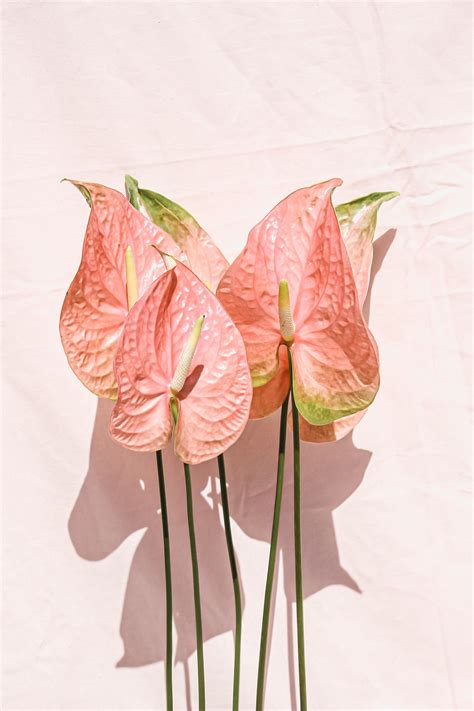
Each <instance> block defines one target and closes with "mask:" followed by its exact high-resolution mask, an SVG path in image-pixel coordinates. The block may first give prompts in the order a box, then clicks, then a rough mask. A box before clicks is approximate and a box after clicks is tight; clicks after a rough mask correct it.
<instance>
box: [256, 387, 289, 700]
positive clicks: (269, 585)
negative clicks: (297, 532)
mask: <svg viewBox="0 0 474 711" xmlns="http://www.w3.org/2000/svg"><path fill="white" fill-rule="evenodd" d="M289 397H290V394H289V393H288V395H287V396H286V398H285V401H284V403H283V405H282V406H281V415H280V440H279V445H278V469H277V482H276V491H275V506H274V509H273V523H272V537H271V542H270V554H269V557H268V569H267V581H266V584H265V598H264V603H263V616H262V632H261V636H260V655H259V659H258V678H257V703H256V711H262V709H263V694H264V690H265V669H266V660H267V643H268V624H269V620H270V607H271V602H272V590H273V575H274V572H275V561H276V554H277V543H278V529H279V527H280V512H281V498H282V493H283V475H284V470H285V449H286V418H287V415H288V400H289Z"/></svg>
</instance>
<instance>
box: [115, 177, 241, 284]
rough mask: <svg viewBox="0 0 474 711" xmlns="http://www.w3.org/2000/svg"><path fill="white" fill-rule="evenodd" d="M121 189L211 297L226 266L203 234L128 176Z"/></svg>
mask: <svg viewBox="0 0 474 711" xmlns="http://www.w3.org/2000/svg"><path fill="white" fill-rule="evenodd" d="M125 185H126V188H127V193H128V196H129V199H130V201H131V202H132V204H133V205H135V207H137V208H138V209H139V208H140V206H141V205H143V207H144V209H145V211H146V213H147V214H148V217H149V218H150V220H152V221H153V222H154V223H155V225H158V227H161V228H162V229H163V230H165V232H167V234H169V235H171V237H172V238H173V239H174V240H175V242H176V244H177V245H178V247H179V248H180V249H181V251H182V252H184V254H185V255H186V256H187V258H188V262H189V266H190V268H191V269H192V270H193V272H194V273H195V274H196V275H197V276H198V277H199V278H200V280H201V281H203V282H204V283H205V284H206V286H208V287H209V288H210V289H211V291H212V292H214V293H215V292H216V289H217V286H218V284H219V282H220V280H221V278H222V276H223V275H224V273H225V271H226V270H227V268H228V267H229V262H228V261H227V259H226V258H225V257H224V255H223V254H222V252H221V251H220V249H219V248H218V247H217V246H216V244H215V243H214V242H213V240H212V239H211V237H210V236H209V235H208V234H207V232H206V231H205V230H204V229H203V228H202V227H201V225H200V224H199V223H198V222H197V220H195V219H194V217H193V216H192V215H190V214H189V212H187V210H185V209H184V207H181V205H178V204H177V203H175V202H173V201H172V200H170V199H169V198H166V197H165V196H164V195H160V194H159V193H155V192H153V191H152V190H145V189H143V188H140V187H139V186H138V181H137V180H136V179H135V178H132V176H130V175H126V176H125Z"/></svg>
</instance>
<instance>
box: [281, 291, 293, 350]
mask: <svg viewBox="0 0 474 711" xmlns="http://www.w3.org/2000/svg"><path fill="white" fill-rule="evenodd" d="M278 314H279V316H280V333H281V335H282V337H283V340H284V341H285V342H286V343H291V342H292V341H293V338H294V335H295V324H294V322H293V317H292V315H291V304H290V290H289V288H288V282H287V281H286V279H282V280H281V281H280V283H279V285H278Z"/></svg>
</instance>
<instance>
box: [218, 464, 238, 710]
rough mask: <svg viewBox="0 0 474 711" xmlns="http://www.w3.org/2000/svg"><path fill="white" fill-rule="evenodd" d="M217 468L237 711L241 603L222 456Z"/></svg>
mask: <svg viewBox="0 0 474 711" xmlns="http://www.w3.org/2000/svg"><path fill="white" fill-rule="evenodd" d="M217 464H218V466H219V481H220V485H221V500H222V513H223V515H224V529H225V537H226V541H227V551H228V553H229V563H230V570H231V573H232V584H233V586H234V602H235V651H234V690H233V695H232V709H233V711H238V708H239V682H240V646H241V638H242V602H241V597H240V584H239V573H238V570H237V562H236V560H235V553H234V544H233V541H232V530H231V527H230V514H229V500H228V498H227V482H226V476H225V463H224V455H223V454H219V456H218V457H217Z"/></svg>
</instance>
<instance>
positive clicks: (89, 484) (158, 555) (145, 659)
mask: <svg viewBox="0 0 474 711" xmlns="http://www.w3.org/2000/svg"><path fill="white" fill-rule="evenodd" d="M112 407H113V403H112V402H110V401H108V400H99V401H98V404H97V412H96V419H95V424H94V430H93V435H92V442H91V449H90V461H89V470H88V472H87V475H86V478H85V480H84V483H83V485H82V488H81V491H80V493H79V496H78V498H77V501H76V503H75V505H74V508H73V510H72V512H71V515H70V518H69V534H70V537H71V541H72V543H73V545H74V547H75V550H76V552H77V553H78V555H80V556H81V557H82V558H85V559H87V560H101V559H103V558H105V557H107V556H108V555H110V554H111V553H112V552H113V551H114V550H115V549H116V548H117V547H118V546H119V545H120V544H121V543H122V542H123V541H124V540H126V539H127V538H128V537H129V536H130V535H131V534H132V533H133V532H134V531H138V530H141V529H146V530H145V533H144V535H143V537H142V538H141V540H140V542H139V544H138V547H137V550H136V552H135V554H134V556H133V560H132V563H131V567H130V573H129V577H128V582H127V588H126V592H125V599H124V604H123V611H122V621H121V625H120V634H121V637H122V640H123V644H124V654H123V657H122V658H121V659H120V661H119V662H118V664H117V666H121V667H136V666H142V665H145V664H151V663H153V662H157V661H162V660H164V657H165V641H166V640H165V587H164V572H163V571H164V559H163V537H162V528H161V516H160V497H159V488H158V481H157V473H156V461H155V456H154V455H153V454H148V453H147V454H142V453H136V452H131V451H129V450H126V449H123V448H122V447H120V446H118V445H117V444H116V443H115V442H114V441H113V440H112V439H111V437H110V436H109V434H108V423H109V418H110V413H111V410H112ZM163 454H164V468H165V478H166V494H167V503H168V509H169V513H168V517H169V526H170V533H171V535H170V545H171V559H172V574H173V610H174V624H175V629H176V645H175V662H182V663H183V664H184V663H185V662H186V661H187V659H188V658H189V657H190V656H191V655H192V654H193V652H194V651H195V649H196V642H195V632H194V601H193V593H192V590H193V586H192V573H191V559H190V553H189V538H188V528H187V515H186V503H185V502H186V499H185V487H184V475H183V468H182V465H180V463H179V462H178V461H177V460H176V458H175V457H174V455H173V452H172V449H171V448H168V449H167V450H165V452H164V453H163ZM216 470H217V464H216V463H215V462H210V463H206V464H205V465H200V466H197V467H192V470H191V471H192V487H193V504H194V515H195V525H196V537H197V546H198V556H199V566H200V583H201V598H202V617H203V634H204V640H208V639H211V638H212V637H214V636H216V635H218V634H222V633H224V632H227V631H229V630H232V629H233V624H234V617H233V599H234V598H233V588H232V582H231V577H230V570H229V559H228V555H227V548H226V543H225V536H224V531H223V528H222V526H221V524H220V521H219V512H218V510H217V495H214V496H212V494H211V496H210V500H211V502H212V503H213V506H211V504H210V503H209V501H208V500H206V498H204V496H203V495H202V492H203V490H204V489H205V488H206V486H207V485H208V481H209V478H210V477H211V478H212V477H213V475H214V474H215V473H216ZM212 488H215V480H214V479H212V484H211V489H212Z"/></svg>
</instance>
